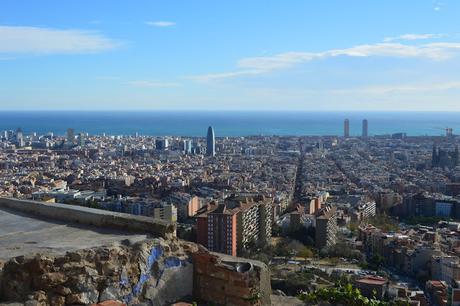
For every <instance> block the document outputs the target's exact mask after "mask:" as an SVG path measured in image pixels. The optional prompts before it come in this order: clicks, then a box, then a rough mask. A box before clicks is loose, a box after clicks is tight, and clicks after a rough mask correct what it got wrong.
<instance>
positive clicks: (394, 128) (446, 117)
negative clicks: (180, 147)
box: [0, 110, 460, 137]
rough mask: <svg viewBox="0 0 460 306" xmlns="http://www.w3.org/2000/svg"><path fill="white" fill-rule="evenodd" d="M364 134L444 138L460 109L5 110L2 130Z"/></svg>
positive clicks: (457, 124) (457, 127) (459, 120)
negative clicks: (346, 125)
mask: <svg viewBox="0 0 460 306" xmlns="http://www.w3.org/2000/svg"><path fill="white" fill-rule="evenodd" d="M345 119H349V120H350V134H351V135H352V136H359V135H361V128H362V126H361V124H362V120H363V119H367V120H368V122H369V135H382V134H392V133H407V134H408V135H410V136H423V135H429V136H440V135H444V133H445V130H444V129H445V128H446V127H450V128H453V130H454V134H455V133H457V132H460V112H376V111H373V112H358V111H354V112H342V111H330V112H324V111H323V112H321V111H310V112H308V111H303V112H302V111H277V112H274V111H57V110H55V111H1V112H0V130H15V129H17V128H18V127H21V128H22V129H23V131H24V132H25V133H26V134H27V133H32V132H37V133H39V134H46V133H48V132H53V133H55V134H56V135H65V133H66V130H67V128H73V129H74V130H75V131H76V132H87V133H89V134H91V135H100V134H102V133H106V134H109V135H133V134H135V133H139V134H141V135H151V136H188V137H203V136H204V135H205V134H206V130H207V127H208V126H209V125H212V126H213V127H214V129H215V132H216V136H217V137H221V136H254V135H279V136H309V135H310V136H322V135H337V136H341V135H342V134H343V121H344V120H345Z"/></svg>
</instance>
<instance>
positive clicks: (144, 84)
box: [128, 80, 180, 88]
mask: <svg viewBox="0 0 460 306" xmlns="http://www.w3.org/2000/svg"><path fill="white" fill-rule="evenodd" d="M128 84H129V85H131V86H134V87H141V88H168V87H177V86H179V85H180V84H179V83H175V82H158V81H150V80H139V81H131V82H128Z"/></svg>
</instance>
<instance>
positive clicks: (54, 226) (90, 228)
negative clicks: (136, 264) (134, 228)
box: [0, 205, 148, 261]
mask: <svg viewBox="0 0 460 306" xmlns="http://www.w3.org/2000/svg"><path fill="white" fill-rule="evenodd" d="M147 237H148V234H141V233H132V232H129V231H123V230H119V229H113V228H106V227H99V226H94V225H85V224H77V223H69V222H66V221H59V220H53V219H50V218H46V217H41V216H40V217H39V216H35V215H31V214H27V213H23V212H20V211H17V210H14V209H10V208H5V207H2V206H1V205H0V260H2V261H5V260H8V259H9V258H12V257H16V256H20V255H31V254H34V253H41V254H50V255H59V254H64V253H66V252H67V251H74V250H78V249H84V248H91V247H97V246H103V245H111V244H116V243H120V242H121V241H123V240H126V239H129V240H130V241H132V242H136V241H141V240H144V239H146V238H147Z"/></svg>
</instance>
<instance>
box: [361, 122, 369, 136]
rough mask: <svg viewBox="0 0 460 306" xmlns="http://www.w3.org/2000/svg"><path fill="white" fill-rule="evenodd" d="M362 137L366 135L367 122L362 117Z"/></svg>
mask: <svg viewBox="0 0 460 306" xmlns="http://www.w3.org/2000/svg"><path fill="white" fill-rule="evenodd" d="M362 135H363V137H367V136H368V123H367V119H364V120H363V134H362Z"/></svg>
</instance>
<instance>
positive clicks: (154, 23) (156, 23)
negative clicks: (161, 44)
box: [145, 21, 176, 28]
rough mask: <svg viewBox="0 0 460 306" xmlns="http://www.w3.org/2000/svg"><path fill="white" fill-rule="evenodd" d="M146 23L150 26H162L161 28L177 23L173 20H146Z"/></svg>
mask: <svg viewBox="0 0 460 306" xmlns="http://www.w3.org/2000/svg"><path fill="white" fill-rule="evenodd" d="M145 24H146V25H149V26H153V27H160V28H165V27H172V26H175V25H176V23H175V22H172V21H146V22H145Z"/></svg>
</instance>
